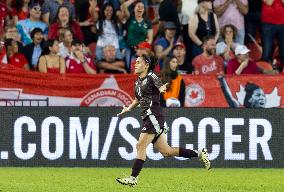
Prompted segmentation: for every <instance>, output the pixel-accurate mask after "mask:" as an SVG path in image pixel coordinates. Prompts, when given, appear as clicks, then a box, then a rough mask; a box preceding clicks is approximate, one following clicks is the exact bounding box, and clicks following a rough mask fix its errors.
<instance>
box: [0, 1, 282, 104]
mask: <svg viewBox="0 0 284 192" xmlns="http://www.w3.org/2000/svg"><path fill="white" fill-rule="evenodd" d="M0 10H1V12H0V40H1V45H0V63H1V65H7V64H9V65H14V66H16V67H19V68H23V69H25V70H32V71H38V72H43V73H61V74H63V73H88V74H97V73H133V71H134V63H135V60H136V58H137V57H139V56H141V55H143V54H148V55H149V54H150V55H155V56H156V57H157V59H158V62H159V65H158V67H157V69H156V72H157V73H160V74H161V78H162V80H163V81H164V82H170V84H169V86H170V87H171V88H170V89H169V90H168V93H167V94H165V95H164V99H167V98H171V97H175V98H179V99H180V100H184V98H180V94H182V93H183V92H184V82H183V80H182V76H181V74H195V75H199V74H204V75H206V74H216V75H223V74H235V75H240V74H261V73H262V74H274V75H279V74H281V73H283V64H284V0H262V1H260V0H258V1H257V0H0Z"/></svg>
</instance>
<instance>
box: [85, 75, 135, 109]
mask: <svg viewBox="0 0 284 192" xmlns="http://www.w3.org/2000/svg"><path fill="white" fill-rule="evenodd" d="M131 102H132V98H131V97H130V95H128V93H126V92H125V91H123V90H121V89H120V88H119V86H118V84H117V82H116V79H115V78H114V77H113V76H111V77H110V78H107V79H106V80H105V81H104V82H103V83H102V85H101V87H99V88H98V89H95V90H92V91H91V92H89V93H88V94H87V95H86V96H85V97H84V98H83V99H82V101H81V103H80V106H123V105H130V104H131Z"/></svg>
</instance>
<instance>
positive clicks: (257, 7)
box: [245, 0, 262, 45]
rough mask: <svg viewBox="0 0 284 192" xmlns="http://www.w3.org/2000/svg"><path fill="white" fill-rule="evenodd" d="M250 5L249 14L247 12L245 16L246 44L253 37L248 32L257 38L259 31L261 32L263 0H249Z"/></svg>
mask: <svg viewBox="0 0 284 192" xmlns="http://www.w3.org/2000/svg"><path fill="white" fill-rule="evenodd" d="M248 6H249V9H248V14H246V16H245V30H246V37H245V44H246V45H247V43H248V42H252V39H251V38H250V37H249V36H248V34H249V35H251V36H252V37H253V38H254V39H256V38H257V36H256V35H257V32H260V27H261V22H260V16H261V8H262V1H256V0H248Z"/></svg>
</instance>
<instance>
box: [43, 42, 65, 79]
mask: <svg viewBox="0 0 284 192" xmlns="http://www.w3.org/2000/svg"><path fill="white" fill-rule="evenodd" d="M58 52H59V45H58V41H57V40H54V39H50V40H47V41H46V42H45V44H44V49H43V51H42V53H41V56H40V58H39V64H38V69H39V72H42V73H60V74H63V73H65V61H64V59H63V58H62V57H60V56H59V55H58Z"/></svg>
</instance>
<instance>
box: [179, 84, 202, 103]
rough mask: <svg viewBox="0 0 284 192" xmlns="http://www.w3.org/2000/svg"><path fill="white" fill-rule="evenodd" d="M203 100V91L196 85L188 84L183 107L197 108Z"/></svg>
mask: <svg viewBox="0 0 284 192" xmlns="http://www.w3.org/2000/svg"><path fill="white" fill-rule="evenodd" d="M204 100H205V91H204V89H203V88H202V87H201V86H200V85H199V84H196V83H193V84H189V85H188V86H186V90H185V101H184V102H185V106H186V107H197V106H199V105H201V104H202V103H203V102H204Z"/></svg>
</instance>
